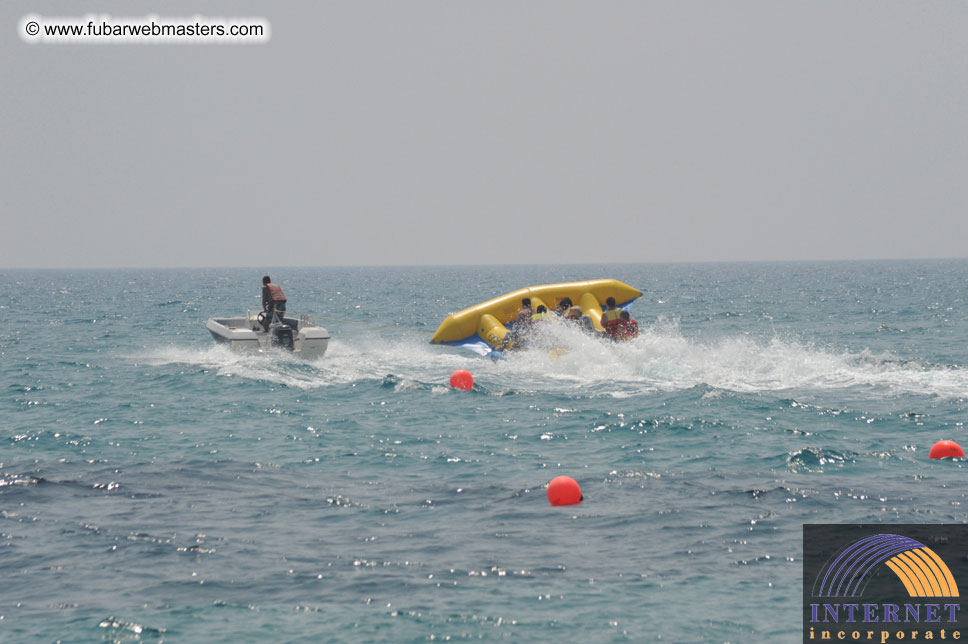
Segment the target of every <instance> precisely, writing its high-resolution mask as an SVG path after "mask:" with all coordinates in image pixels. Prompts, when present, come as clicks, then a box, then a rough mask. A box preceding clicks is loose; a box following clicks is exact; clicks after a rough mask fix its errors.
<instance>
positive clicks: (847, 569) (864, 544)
mask: <svg viewBox="0 0 968 644" xmlns="http://www.w3.org/2000/svg"><path fill="white" fill-rule="evenodd" d="M882 564H883V565H886V566H887V567H888V569H889V570H891V572H893V573H894V575H896V576H897V578H898V579H899V580H900V581H901V583H902V584H903V585H904V588H905V590H907V592H908V595H909V596H911V597H958V596H959V592H958V585H957V584H956V583H955V580H954V576H953V575H952V574H951V570H950V569H949V568H948V566H947V565H946V564H945V563H944V561H942V560H941V558H940V557H939V556H938V555H937V554H936V553H935V552H934V551H933V550H931V549H930V548H928V547H927V546H925V545H924V544H923V543H920V542H919V541H916V540H914V539H911V538H909V537H905V536H902V535H897V534H876V535H872V536H870V537H865V538H863V539H859V540H858V541H855V542H854V543H851V544H850V545H848V546H847V547H845V548H843V549H842V550H841V551H840V552H838V553H837V555H836V556H835V557H834V558H833V560H832V561H831V562H829V563H828V564H827V565H826V566H825V568H824V570H821V575H818V576H817V581H816V582H815V583H814V593H813V594H814V596H819V597H858V596H860V595H862V594H863V591H864V589H865V588H866V586H867V582H868V581H869V580H870V578H871V577H872V576H873V575H874V573H875V571H876V570H877V568H878V567H879V566H880V565H882ZM817 582H819V589H817Z"/></svg>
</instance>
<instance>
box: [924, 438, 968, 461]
mask: <svg viewBox="0 0 968 644" xmlns="http://www.w3.org/2000/svg"><path fill="white" fill-rule="evenodd" d="M928 456H930V457H931V458H964V457H965V450H963V449H961V445H959V444H958V443H956V442H954V441H938V442H937V443H935V444H934V447H932V448H931V453H930V454H928Z"/></svg>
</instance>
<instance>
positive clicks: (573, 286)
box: [430, 279, 642, 354]
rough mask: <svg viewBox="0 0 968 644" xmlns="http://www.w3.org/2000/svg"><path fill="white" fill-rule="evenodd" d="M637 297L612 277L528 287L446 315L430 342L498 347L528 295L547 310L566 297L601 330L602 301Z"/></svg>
mask: <svg viewBox="0 0 968 644" xmlns="http://www.w3.org/2000/svg"><path fill="white" fill-rule="evenodd" d="M641 296H642V291H640V290H638V289H637V288H633V287H631V286H629V285H628V284H625V283H623V282H620V281H618V280H613V279H601V280H587V281H584V282H565V283H562V284H545V285H543V286H528V287H526V288H521V289H518V290H516V291H513V292H511V293H507V294H505V295H501V296H500V297H496V298H494V299H493V300H488V301H487V302H482V303H480V304H477V305H475V306H472V307H470V308H466V309H464V310H463V311H458V312H457V313H452V314H450V315H448V316H447V319H445V320H444V321H443V322H442V323H441V324H440V327H438V328H437V331H436V333H434V336H433V338H431V339H430V342H431V343H432V344H449V345H453V346H460V347H466V348H468V349H471V350H474V351H477V352H478V353H482V354H487V353H489V352H490V351H492V350H494V349H497V348H498V347H500V346H501V342H502V341H503V340H504V337H505V336H506V335H507V334H508V333H509V331H510V324H511V322H513V321H514V318H515V316H516V315H517V313H518V309H520V308H521V300H522V299H523V298H526V297H528V298H531V306H532V308H534V309H535V310H537V308H538V306H539V305H541V304H544V305H545V307H546V308H547V309H548V310H549V311H555V310H557V308H558V305H559V303H560V302H561V301H562V300H564V299H565V298H568V299H569V300H571V302H572V303H573V304H576V305H578V306H580V307H581V308H582V313H583V316H584V317H587V318H589V319H587V320H586V321H585V324H586V325H587V324H590V325H591V326H593V327H594V328H595V329H597V330H598V331H602V311H603V310H604V309H605V300H607V299H608V298H610V297H614V298H615V302H616V304H617V305H618V306H620V307H622V308H627V307H628V305H629V304H631V303H632V302H633V301H634V300H635V299H636V298H639V297H641Z"/></svg>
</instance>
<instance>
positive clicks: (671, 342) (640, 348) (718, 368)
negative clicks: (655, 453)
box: [138, 319, 968, 398]
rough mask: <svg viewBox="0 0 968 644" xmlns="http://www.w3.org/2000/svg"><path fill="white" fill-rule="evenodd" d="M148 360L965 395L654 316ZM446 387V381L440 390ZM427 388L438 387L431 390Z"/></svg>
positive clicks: (945, 377) (856, 356) (249, 374)
mask: <svg viewBox="0 0 968 644" xmlns="http://www.w3.org/2000/svg"><path fill="white" fill-rule="evenodd" d="M138 360H140V361H144V362H146V363H148V364H156V365H162V364H186V365H194V366H197V367H201V368H204V369H210V370H211V371H213V372H214V373H216V374H217V375H219V376H225V377H240V378H249V379H254V380H262V381H267V382H271V383H278V384H281V385H285V386H288V387H299V388H304V389H311V388H318V387H327V386H332V385H342V384H349V383H354V382H360V381H365V380H374V379H376V380H382V379H383V378H384V377H385V376H387V375H388V374H392V375H393V376H394V377H396V378H398V379H399V380H398V382H397V384H396V385H395V387H394V388H395V390H396V391H398V392H402V391H408V390H412V389H416V388H420V387H422V386H423V385H424V384H429V385H431V386H436V385H440V384H442V383H446V382H447V381H448V378H449V377H450V374H451V373H452V372H453V371H454V370H455V369H469V370H470V371H471V372H472V373H473V374H474V376H475V380H476V382H477V383H478V384H481V385H482V386H484V387H485V388H486V389H488V390H489V391H492V392H493V393H496V394H501V393H504V392H506V391H509V390H514V391H525V392H528V391H569V390H578V391H581V392H582V393H591V394H596V393H600V394H606V395H612V396H617V397H625V396H631V395H637V394H641V393H648V392H654V391H675V390H682V389H688V388H692V387H696V386H701V385H707V386H710V387H713V388H715V389H718V390H726V391H735V392H744V393H755V392H758V391H781V390H785V389H795V390H807V391H818V392H822V391H831V390H837V389H846V388H850V387H868V388H870V389H871V395H882V396H890V395H897V394H904V393H908V394H918V395H936V396H940V397H944V398H960V397H968V369H965V368H961V367H950V366H944V365H930V364H922V363H916V362H911V361H902V360H899V359H898V358H897V357H896V356H894V355H891V354H880V355H875V354H872V353H870V352H869V351H866V350H857V351H853V352H852V351H846V350H844V351H836V350H832V349H829V348H822V347H816V346H813V345H810V344H808V343H804V342H801V341H798V340H797V339H790V338H786V339H784V338H780V337H776V336H774V337H769V338H756V337H751V336H748V335H736V336H729V337H725V338H720V339H716V340H707V341H703V340H697V339H694V338H687V337H685V336H684V335H683V334H682V332H681V331H680V329H679V327H678V325H677V324H675V323H674V322H669V321H666V320H661V319H660V320H659V321H657V322H656V323H655V324H654V325H652V326H650V327H644V328H643V329H642V333H641V335H640V336H639V337H638V338H637V339H635V340H634V341H631V342H626V343H611V342H604V341H602V340H600V339H598V338H593V337H590V336H587V335H585V334H584V333H582V332H581V331H579V330H577V329H575V328H571V327H568V326H566V325H564V324H556V325H553V326H551V327H550V328H549V329H547V330H546V331H545V332H544V333H543V334H542V335H541V336H540V337H538V338H536V339H535V340H534V342H533V344H532V346H531V347H530V348H529V349H527V350H524V351H521V352H517V353H509V354H508V355H507V359H506V360H500V361H492V360H488V359H486V358H480V357H478V356H476V355H474V354H471V353H470V352H465V351H460V350H456V349H453V348H450V347H442V346H435V345H430V344H429V343H427V341H426V339H425V338H423V337H418V336H411V335H407V336H399V337H397V336H383V337H380V336H372V337H363V338H360V337H357V338H353V339H350V340H346V341H342V340H338V339H334V340H332V341H331V342H330V346H329V350H328V351H327V352H326V355H325V356H323V357H322V358H321V359H319V360H316V361H313V362H306V361H303V360H300V359H299V358H298V357H296V356H295V355H293V354H286V353H283V352H278V353H276V352H273V353H271V354H269V355H246V354H238V353H233V352H232V351H231V350H229V349H228V348H226V347H223V346H213V347H211V348H207V349H204V350H200V351H199V350H196V349H187V348H178V347H166V348H162V349H158V350H156V351H153V352H150V353H149V354H148V355H146V356H141V357H139V358H138ZM445 391H446V390H445ZM434 393H443V392H440V391H438V390H437V389H436V388H435V389H434Z"/></svg>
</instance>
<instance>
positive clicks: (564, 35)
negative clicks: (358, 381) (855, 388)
mask: <svg viewBox="0 0 968 644" xmlns="http://www.w3.org/2000/svg"><path fill="white" fill-rule="evenodd" d="M31 13H35V14H39V15H41V16H82V15H84V14H87V13H107V14H111V15H113V16H117V17H121V16H144V15H147V14H160V15H162V16H191V15H193V14H202V15H206V16H245V15H252V16H263V17H265V18H266V19H267V20H268V21H269V23H270V24H271V28H272V37H271V40H270V42H269V43H268V44H265V45H240V46H228V45H174V44H171V45H54V44H33V45H31V44H28V43H26V42H24V41H23V40H22V39H21V38H20V34H19V33H18V24H19V22H20V20H21V18H22V17H23V16H25V15H26V14H31ZM0 19H2V25H3V36H2V37H0V73H2V80H3V91H2V94H0V122H2V124H3V125H2V128H3V129H2V133H0V155H2V156H0V158H2V166H0V218H2V223H3V228H2V235H0V266H3V267H88V266H108V267H110V266H152V267H153V266H253V265H254V266H275V265H282V266H285V265H300V266H315V265H330V264H341V265H347V264H349V265H355V264H366V265H373V264H469V263H470V264H476V263H580V262H615V261H625V262H653V261H717V260H775V259H791V260H794V259H865V258H909V257H916V258H922V257H923V258H927V257H965V256H968V234H966V233H968V2H963V1H961V0H954V1H945V0H932V1H930V2H929V1H915V0H903V1H894V2H891V1H885V0H876V1H869V2H856V1H850V0H831V1H823V0H803V1H799V2H794V1H778V0H769V1H734V2H727V1H724V0H715V1H713V0H709V1H688V0H668V1H655V2H649V1H634V2H633V1H630V2H607V1H605V2H603V1H591V0H589V1H585V2H573V1H567V0H547V1H533V2H532V1H525V2H520V1H517V0H515V1H513V2H493V1H488V2H483V1H482V2H466V1H453V0H440V1H437V2H426V1H421V0H416V1H413V2H390V1H385V2H367V1H361V2H285V3H269V2H264V3H245V2H204V1H202V2H191V3H182V2H159V1H155V2H140V1H136V2H121V3H112V2H43V1H39V0H38V1H34V2H19V1H17V2H11V1H8V2H4V3H2V4H0Z"/></svg>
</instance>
